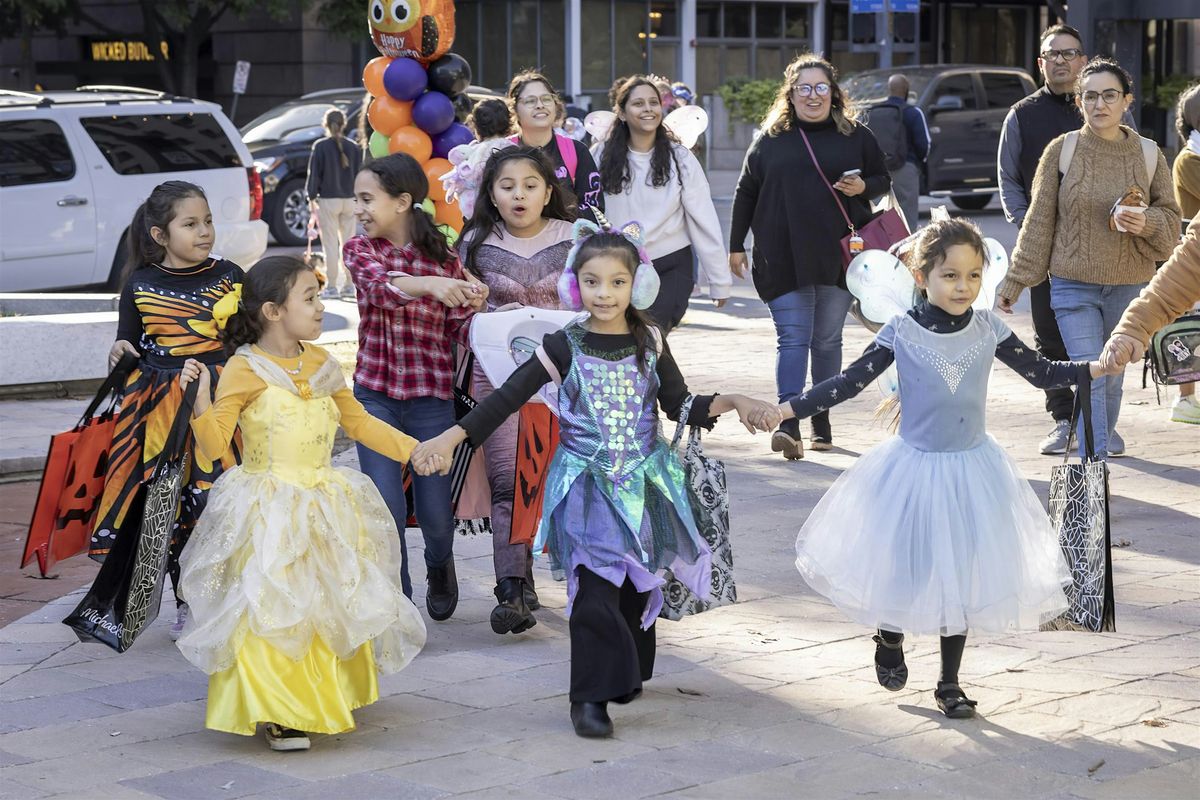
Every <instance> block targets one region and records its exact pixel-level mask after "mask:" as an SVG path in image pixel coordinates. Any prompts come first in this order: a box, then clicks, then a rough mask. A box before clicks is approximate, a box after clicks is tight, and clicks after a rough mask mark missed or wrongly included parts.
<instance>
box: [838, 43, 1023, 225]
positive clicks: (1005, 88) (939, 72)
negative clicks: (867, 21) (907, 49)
mask: <svg viewBox="0 0 1200 800" xmlns="http://www.w3.org/2000/svg"><path fill="white" fill-rule="evenodd" d="M897 72H900V73H903V74H904V75H905V76H906V77H907V78H908V81H909V94H908V101H909V103H911V104H913V105H916V106H917V107H918V108H920V109H921V110H922V111H924V112H925V119H926V121H927V123H928V125H929V137H930V140H931V146H930V149H929V158H928V159H927V160H926V162H925V169H924V170H923V174H922V176H921V193H922V194H928V195H932V196H934V197H945V196H949V197H950V200H951V201H952V202H953V203H954V205H956V206H958V207H959V208H963V209H969V210H978V209H981V208H983V207H984V206H986V205H987V204H988V202H990V201H991V199H992V195H993V194H995V193H996V191H998V189H999V187H998V186H997V177H996V151H997V150H998V149H999V147H1000V130H1001V128H1003V127H1004V117H1005V116H1006V115H1007V114H1008V109H1009V108H1010V107H1011V106H1012V104H1013V103H1015V102H1017V101H1018V100H1020V99H1021V98H1022V97H1025V96H1026V95H1028V94H1030V93H1031V92H1032V91H1033V90H1034V89H1035V88H1036V86H1035V84H1034V82H1033V78H1032V77H1030V75H1029V73H1028V72H1026V71H1025V70H1023V69H1017V68H1015V67H990V66H985V65H979V64H935V65H927V66H926V65H921V66H912V67H896V68H895V69H876V70H870V71H868V72H859V73H856V74H854V75H852V76H850V77H849V78H848V79H846V81H845V82H843V84H842V88H843V89H844V90H845V91H846V93H847V94H848V95H849V96H850V98H851V99H852V100H854V102H855V103H856V104H858V106H859V107H860V108H865V107H867V106H871V105H874V104H875V103H880V102H882V101H883V100H885V99H886V98H887V96H888V91H887V81H888V78H889V77H890V76H892V75H894V74H896V73H897Z"/></svg>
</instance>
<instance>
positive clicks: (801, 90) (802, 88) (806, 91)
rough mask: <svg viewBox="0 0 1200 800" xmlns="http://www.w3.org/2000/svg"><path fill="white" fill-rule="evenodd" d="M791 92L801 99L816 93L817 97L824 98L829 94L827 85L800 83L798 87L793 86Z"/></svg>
mask: <svg viewBox="0 0 1200 800" xmlns="http://www.w3.org/2000/svg"><path fill="white" fill-rule="evenodd" d="M792 91H793V92H795V93H796V94H798V95H800V96H801V97H812V94H813V92H816V93H817V95H818V96H819V97H826V96H827V95H828V94H829V84H828V83H818V84H816V85H813V84H811V83H802V84H800V85H799V86H793V87H792Z"/></svg>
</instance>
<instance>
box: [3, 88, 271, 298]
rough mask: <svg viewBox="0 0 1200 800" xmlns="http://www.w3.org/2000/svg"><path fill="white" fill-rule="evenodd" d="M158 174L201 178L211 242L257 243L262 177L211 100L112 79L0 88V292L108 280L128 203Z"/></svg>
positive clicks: (242, 252)
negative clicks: (39, 89)
mask: <svg viewBox="0 0 1200 800" xmlns="http://www.w3.org/2000/svg"><path fill="white" fill-rule="evenodd" d="M168 180H184V181H190V182H192V183H195V184H197V185H199V186H200V187H202V188H203V189H204V192H205V194H206V195H207V196H208V204H209V206H210V207H211V209H212V214H213V223H214V225H215V227H216V233H217V239H216V246H215V247H214V248H213V250H214V253H219V254H220V255H221V256H222V257H224V258H227V259H229V260H231V261H233V262H235V263H237V264H239V265H241V266H243V267H249V266H250V265H251V264H252V263H253V262H255V261H257V260H258V259H259V258H260V257H261V256H262V254H263V252H265V251H266V248H267V226H266V223H264V222H263V221H262V220H261V219H260V217H261V216H262V183H261V181H260V180H259V176H258V172H257V171H256V170H255V169H254V166H253V162H252V160H251V158H250V153H249V151H248V150H247V149H246V145H244V144H243V143H242V139H241V136H239V135H238V131H237V128H235V127H234V126H233V123H232V122H230V121H229V119H228V118H227V117H226V116H225V114H224V113H222V111H221V108H220V106H218V105H216V104H215V103H207V102H203V101H200V100H192V99H189V98H186V97H175V96H173V95H169V94H164V93H163V92H157V91H150V90H146V89H135V88H129V87H122V86H81V87H79V88H78V89H76V90H74V91H57V92H44V93H37V94H32V93H26V92H15V91H9V90H0V292H15V291H35V290H44V289H65V288H73V287H93V286H106V287H107V288H109V289H114V290H115V289H117V288H119V287H117V286H116V285H115V284H116V282H117V281H118V280H119V276H120V274H121V268H122V266H123V265H124V260H125V252H124V238H125V232H126V231H127V230H128V228H129V223H130V221H131V220H132V219H133V212H134V210H135V209H136V208H137V207H138V205H139V204H140V203H141V202H142V201H143V200H145V199H146V197H147V196H148V195H149V194H150V192H151V190H152V189H154V187H155V186H157V185H158V184H160V183H162V182H163V181H168Z"/></svg>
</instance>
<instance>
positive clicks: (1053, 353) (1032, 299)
mask: <svg viewBox="0 0 1200 800" xmlns="http://www.w3.org/2000/svg"><path fill="white" fill-rule="evenodd" d="M1029 304H1030V307H1031V309H1032V311H1033V341H1034V343H1035V344H1036V345H1037V349H1038V352H1039V353H1041V354H1042V355H1043V356H1045V357H1046V358H1048V359H1050V360H1051V361H1067V360H1068V356H1067V346H1066V345H1064V344H1063V340H1062V334H1061V333H1059V332H1058V320H1056V319H1055V318H1054V309H1052V308H1051V307H1050V281H1049V280H1044V281H1042V282H1041V283H1039V284H1038V285H1037V286H1032V287H1030V289H1029ZM1074 404H1075V393H1074V392H1072V391H1071V390H1070V389H1068V388H1062V389H1047V390H1046V410H1047V411H1048V412H1050V416H1052V417H1054V421H1055V422H1058V421H1059V420H1064V419H1066V420H1069V419H1070V418H1071V409H1072V407H1073V406H1074Z"/></svg>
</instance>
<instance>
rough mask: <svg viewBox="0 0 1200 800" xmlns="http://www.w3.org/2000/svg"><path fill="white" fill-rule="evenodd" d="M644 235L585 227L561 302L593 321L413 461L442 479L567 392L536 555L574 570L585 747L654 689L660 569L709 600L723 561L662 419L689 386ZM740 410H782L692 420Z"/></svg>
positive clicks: (739, 399)
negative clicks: (615, 715) (465, 448)
mask: <svg viewBox="0 0 1200 800" xmlns="http://www.w3.org/2000/svg"><path fill="white" fill-rule="evenodd" d="M640 234H641V230H640V226H639V225H638V224H637V223H629V224H627V225H626V226H625V227H624V228H623V229H622V230H620V231H614V230H612V229H611V228H605V229H599V228H597V227H596V226H595V225H594V224H592V223H591V222H589V221H586V220H580V221H579V222H577V223H576V224H575V232H574V246H573V247H572V249H571V253H570V255H569V256H568V258H567V263H566V268H565V269H564V270H563V274H562V278H561V279H560V281H559V293H560V295H561V299H562V301H563V305H564V307H567V308H574V309H576V310H586V311H587V314H586V315H581V316H580V318H578V319H576V320H575V321H573V322H571V323H570V324H569V325H567V327H566V328H564V329H563V330H561V331H558V332H556V333H553V334H550V335H548V336H546V337H545V339H544V340H543V342H542V346H541V347H540V348H538V351H537V357H536V358H531V359H530V360H529V361H528V362H526V363H525V364H523V365H522V366H521V367H519V368H518V369H517V370H516V372H514V373H513V375H512V376H511V377H510V378H509V379H508V381H506V382H505V384H504V385H503V386H501V387H500V388H499V389H497V390H496V392H495V393H494V394H492V395H491V396H489V397H488V398H487V399H486V400H485V401H484V402H483V403H481V404H480V405H479V406H477V407H476V408H475V409H474V410H473V411H472V412H471V413H470V414H468V415H467V416H466V417H464V418H463V419H462V420H461V421H460V423H459V425H458V426H455V427H453V428H451V429H450V430H448V431H446V433H444V434H442V435H441V436H438V437H437V438H435V439H431V440H430V441H428V442H425V443H424V444H422V445H421V446H420V447H419V448H418V450H417V451H416V452H415V453H414V456H413V459H414V463H416V464H418V465H422V466H424V465H426V464H428V465H429V466H431V467H435V468H444V467H445V466H446V465H448V464H449V463H450V453H451V451H452V449H453V448H454V446H455V445H457V444H458V443H459V442H461V441H462V440H463V439H469V440H470V442H471V444H472V445H475V446H478V445H480V444H482V443H483V441H484V440H486V439H487V437H488V436H489V435H490V434H491V432H492V431H493V430H495V429H496V427H497V426H498V425H499V424H500V423H501V422H503V420H504V419H505V418H506V417H507V416H508V415H509V414H511V413H513V412H515V411H516V410H517V409H518V408H520V406H521V405H522V404H523V403H524V402H526V401H527V400H528V399H529V398H530V397H532V396H533V395H534V394H535V393H536V392H537V390H538V389H539V388H541V387H542V386H543V385H544V384H546V383H547V382H550V381H553V382H554V383H556V384H558V385H559V387H560V388H559V392H558V412H559V424H560V438H559V445H558V450H557V452H556V453H555V455H554V460H553V462H552V463H551V465H550V469H549V473H548V475H547V485H546V493H545V500H544V505H543V511H542V524H541V528H540V529H539V531H538V537H537V541H536V542H535V544H534V552H535V553H536V552H541V550H542V548H543V546H545V547H548V548H549V550H550V551H551V553H553V554H555V555H556V556H557V557H558V559H559V561H560V563H562V564H563V565H564V567H566V568H567V570H568V579H567V580H568V583H567V613H568V614H569V616H570V631H571V694H570V696H571V721H572V723H573V724H574V726H575V732H576V733H578V734H579V735H580V736H609V735H611V734H612V720H611V719H610V718H609V716H608V710H607V705H608V702H609V701H614V702H617V703H627V702H629V701H631V700H633V699H634V698H636V697H637V696H638V695H639V694H641V691H642V682H643V681H645V680H649V679H650V677H651V674H652V672H653V669H654V649H655V636H654V621H655V619H656V618H657V616H658V612H659V609H660V608H661V607H662V602H663V597H662V586H663V584H664V579H663V577H662V572H663V570H664V569H670V570H671V571H672V572H673V573H674V575H675V577H677V578H678V579H679V580H680V581H682V582H683V583H684V584H685V585H686V586H687V587H688V588H689V589H691V590H692V591H693V592H695V593H696V594H697V595H699V596H701V597H705V596H707V594H708V586H709V584H710V574H711V564H710V561H711V556H712V554H711V552H710V551H709V549H708V545H707V544H706V543H705V541H704V539H703V537H701V535H700V534H699V532H698V531H697V530H696V523H695V520H694V519H693V518H692V512H691V507H690V506H689V503H688V497H687V492H686V490H685V487H684V475H683V468H682V467H681V465H680V463H679V460H678V458H677V457H676V455H675V453H674V452H673V451H672V450H671V448H670V447H669V446H668V444H667V442H666V441H665V440H664V439H663V437H662V431H661V423H660V422H659V418H658V413H657V408H656V406H658V407H661V408H662V410H663V412H664V413H665V414H666V415H667V417H669V418H670V419H673V420H674V419H677V418H678V415H679V412H680V409H681V408H682V407H683V404H684V401H685V400H686V399H687V397H688V388H687V385H686V384H685V383H684V380H683V376H682V375H680V373H679V368H678V367H677V366H676V364H675V360H674V358H672V357H671V352H670V350H669V349H668V348H667V345H666V342H665V341H664V340H663V338H662V336H661V334H660V333H659V331H658V329H657V328H655V327H654V326H653V324H652V323H650V322H649V321H648V320H647V318H646V317H644V316H643V315H642V313H641V310H640V309H644V308H646V307H648V306H649V305H650V303H651V302H652V301H653V300H654V297H655V295H656V294H657V293H658V275H657V274H656V273H655V272H654V267H653V265H652V264H651V263H650V259H649V258H647V257H646V254H645V250H643V249H642V247H641V241H640ZM731 410H736V411H737V412H738V415H739V416H740V417H741V419H742V421H743V424H745V425H746V427H747V428H748V429H750V430H751V431H753V430H754V429H753V428H752V427H751V426H750V424H749V422H747V420H748V419H749V418H750V416H751V415H752V414H754V415H755V418H756V419H758V418H759V417H763V418H766V420H767V422H771V421H772V420H771V419H770V417H771V415H772V413H773V411H774V409H773V408H772V404H768V403H762V402H760V401H755V400H751V399H749V398H747V397H744V396H741V395H734V394H726V395H710V396H698V397H695V398H694V399H693V402H692V405H691V411H690V413H689V414H688V419H687V422H688V423H689V424H691V425H702V426H704V427H707V428H711V427H712V425H713V424H715V422H716V420H715V419H714V417H716V416H718V415H720V414H722V413H724V412H726V411H731ZM770 427H772V426H771V425H766V426H765V427H763V428H762V429H763V430H768V429H769V428H770Z"/></svg>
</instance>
